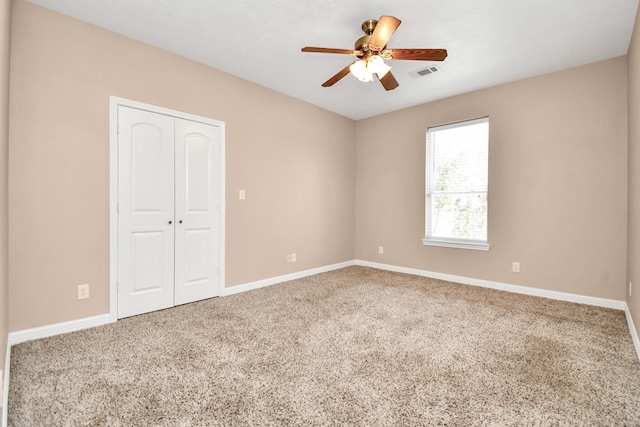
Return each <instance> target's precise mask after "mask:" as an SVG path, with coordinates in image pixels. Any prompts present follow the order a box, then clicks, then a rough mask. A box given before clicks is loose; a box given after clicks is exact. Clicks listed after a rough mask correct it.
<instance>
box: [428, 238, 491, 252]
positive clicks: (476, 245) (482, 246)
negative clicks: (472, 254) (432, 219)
mask: <svg viewBox="0 0 640 427" xmlns="http://www.w3.org/2000/svg"><path fill="white" fill-rule="evenodd" d="M422 244H423V245H425V246H439V247H443V248H456V249H473V250H475V251H488V250H489V248H490V247H491V245H489V244H488V243H485V242H482V243H480V242H474V241H473V240H469V241H468V242H462V241H457V242H456V241H453V240H436V239H422Z"/></svg>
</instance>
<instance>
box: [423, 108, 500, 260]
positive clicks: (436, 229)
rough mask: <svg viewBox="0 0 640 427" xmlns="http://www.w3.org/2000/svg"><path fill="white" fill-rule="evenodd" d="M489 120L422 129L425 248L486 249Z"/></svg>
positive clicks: (487, 246) (483, 119) (487, 244)
mask: <svg viewBox="0 0 640 427" xmlns="http://www.w3.org/2000/svg"><path fill="white" fill-rule="evenodd" d="M488 172H489V118H482V119H476V120H470V121H466V122H460V123H454V124H450V125H445V126H437V127H432V128H429V129H428V130H427V156H426V200H425V228H426V233H425V234H426V236H425V238H424V240H423V241H422V242H423V243H424V244H425V245H434V246H447V247H455V248H466V249H478V250H485V251H486V250H488V249H489V243H488V241H487V217H488V216H487V193H488V175H489V173H488Z"/></svg>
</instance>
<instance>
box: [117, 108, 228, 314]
mask: <svg viewBox="0 0 640 427" xmlns="http://www.w3.org/2000/svg"><path fill="white" fill-rule="evenodd" d="M120 106H123V107H129V108H136V109H139V110H144V111H149V112H151V113H157V114H164V115H166V116H171V117H176V118H179V119H185V120H190V121H193V122H199V123H204V124H208V125H213V126H216V127H218V128H220V164H219V165H218V166H219V171H220V188H219V197H220V199H219V209H220V216H219V217H220V221H219V224H218V226H219V227H220V234H219V242H218V248H219V254H220V255H219V260H218V261H219V270H218V277H219V279H220V280H219V286H220V289H219V294H220V295H222V291H223V290H224V288H225V268H224V267H225V251H224V249H225V188H226V186H225V177H226V173H225V127H224V122H221V121H219V120H213V119H209V118H207V117H202V116H196V115H193V114H189V113H184V112H181V111H176V110H171V109H168V108H164V107H158V106H155V105H151V104H145V103H142V102H138V101H132V100H130V99H125V98H119V97H116V96H111V97H109V320H110V321H111V322H115V321H117V320H118V107H120Z"/></svg>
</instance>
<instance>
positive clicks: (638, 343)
mask: <svg viewBox="0 0 640 427" xmlns="http://www.w3.org/2000/svg"><path fill="white" fill-rule="evenodd" d="M624 313H625V314H626V315H627V325H629V333H630V334H631V339H632V340H633V346H634V347H635V348H636V354H637V355H638V360H640V339H638V331H637V330H636V325H635V324H634V323H633V318H632V317H631V311H630V310H629V306H628V305H627V306H626V307H625V309H624Z"/></svg>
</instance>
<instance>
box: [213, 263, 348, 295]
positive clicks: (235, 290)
mask: <svg viewBox="0 0 640 427" xmlns="http://www.w3.org/2000/svg"><path fill="white" fill-rule="evenodd" d="M352 265H355V264H354V261H346V262H341V263H339V264H332V265H327V266H324V267H319V268H312V269H311V270H305V271H299V272H297V273H291V274H285V275H284V276H277V277H272V278H270V279H264V280H258V281H256V282H250V283H245V284H243V285H236V286H231V287H230V288H224V289H223V290H222V295H221V296H228V295H234V294H239V293H241V292H246V291H251V290H254V289H260V288H264V287H265V286H271V285H276V284H278V283H282V282H288V281H289V280H296V279H302V278H304V277H308V276H313V275H314V274H320V273H326V272H327V271H333V270H338V269H341V268H345V267H351V266H352Z"/></svg>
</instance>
